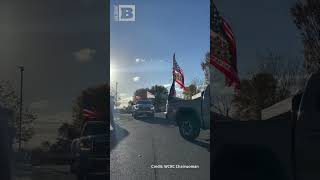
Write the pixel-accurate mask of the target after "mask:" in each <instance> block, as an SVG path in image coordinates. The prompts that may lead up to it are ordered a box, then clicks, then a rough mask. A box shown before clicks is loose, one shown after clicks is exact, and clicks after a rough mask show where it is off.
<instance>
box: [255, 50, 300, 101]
mask: <svg viewBox="0 0 320 180" xmlns="http://www.w3.org/2000/svg"><path fill="white" fill-rule="evenodd" d="M257 71H258V72H255V74H256V73H269V74H272V75H273V77H274V78H275V79H276V80H277V95H276V96H277V97H276V100H277V101H281V100H283V99H285V98H288V97H289V96H291V95H292V94H293V93H295V92H296V91H297V90H299V89H301V88H302V87H303V85H304V84H303V83H304V80H305V79H306V73H305V71H304V68H303V62H300V61H298V60H292V59H291V60H290V59H286V58H284V57H283V56H281V55H279V54H277V53H272V52H269V53H268V54H267V55H265V56H262V57H261V63H260V64H259V67H258V70H257Z"/></svg>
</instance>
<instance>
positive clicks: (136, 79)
mask: <svg viewBox="0 0 320 180" xmlns="http://www.w3.org/2000/svg"><path fill="white" fill-rule="evenodd" d="M140 79H141V77H139V76H136V77H133V78H132V80H133V81H134V82H138V81H140Z"/></svg>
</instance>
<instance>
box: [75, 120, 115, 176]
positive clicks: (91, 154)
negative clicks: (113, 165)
mask: <svg viewBox="0 0 320 180" xmlns="http://www.w3.org/2000/svg"><path fill="white" fill-rule="evenodd" d="M108 126H109V125H107V123H106V122H104V121H88V122H86V123H85V124H84V126H83V128H82V132H81V135H80V137H79V138H77V139H74V140H73V141H72V143H71V154H72V161H71V168H70V169H71V172H72V173H75V174H76V175H77V178H78V180H82V179H88V177H91V176H96V175H99V176H100V175H103V176H107V165H108V164H107V162H108V161H109V159H108V157H109V155H108V154H107V153H108V152H109V151H108V147H109V146H108V144H109V135H108V131H109V130H108V128H109V127H108Z"/></svg>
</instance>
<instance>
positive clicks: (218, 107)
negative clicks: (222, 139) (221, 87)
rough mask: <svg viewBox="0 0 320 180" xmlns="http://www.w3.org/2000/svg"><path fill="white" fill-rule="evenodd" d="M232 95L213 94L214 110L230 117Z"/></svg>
mask: <svg viewBox="0 0 320 180" xmlns="http://www.w3.org/2000/svg"><path fill="white" fill-rule="evenodd" d="M232 99H233V97H232V95H216V96H213V108H214V111H215V112H217V113H219V114H221V115H223V116H225V117H227V118H228V117H230V114H231V109H232Z"/></svg>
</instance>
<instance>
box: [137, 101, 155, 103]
mask: <svg viewBox="0 0 320 180" xmlns="http://www.w3.org/2000/svg"><path fill="white" fill-rule="evenodd" d="M137 104H152V102H151V101H138V102H137Z"/></svg>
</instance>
